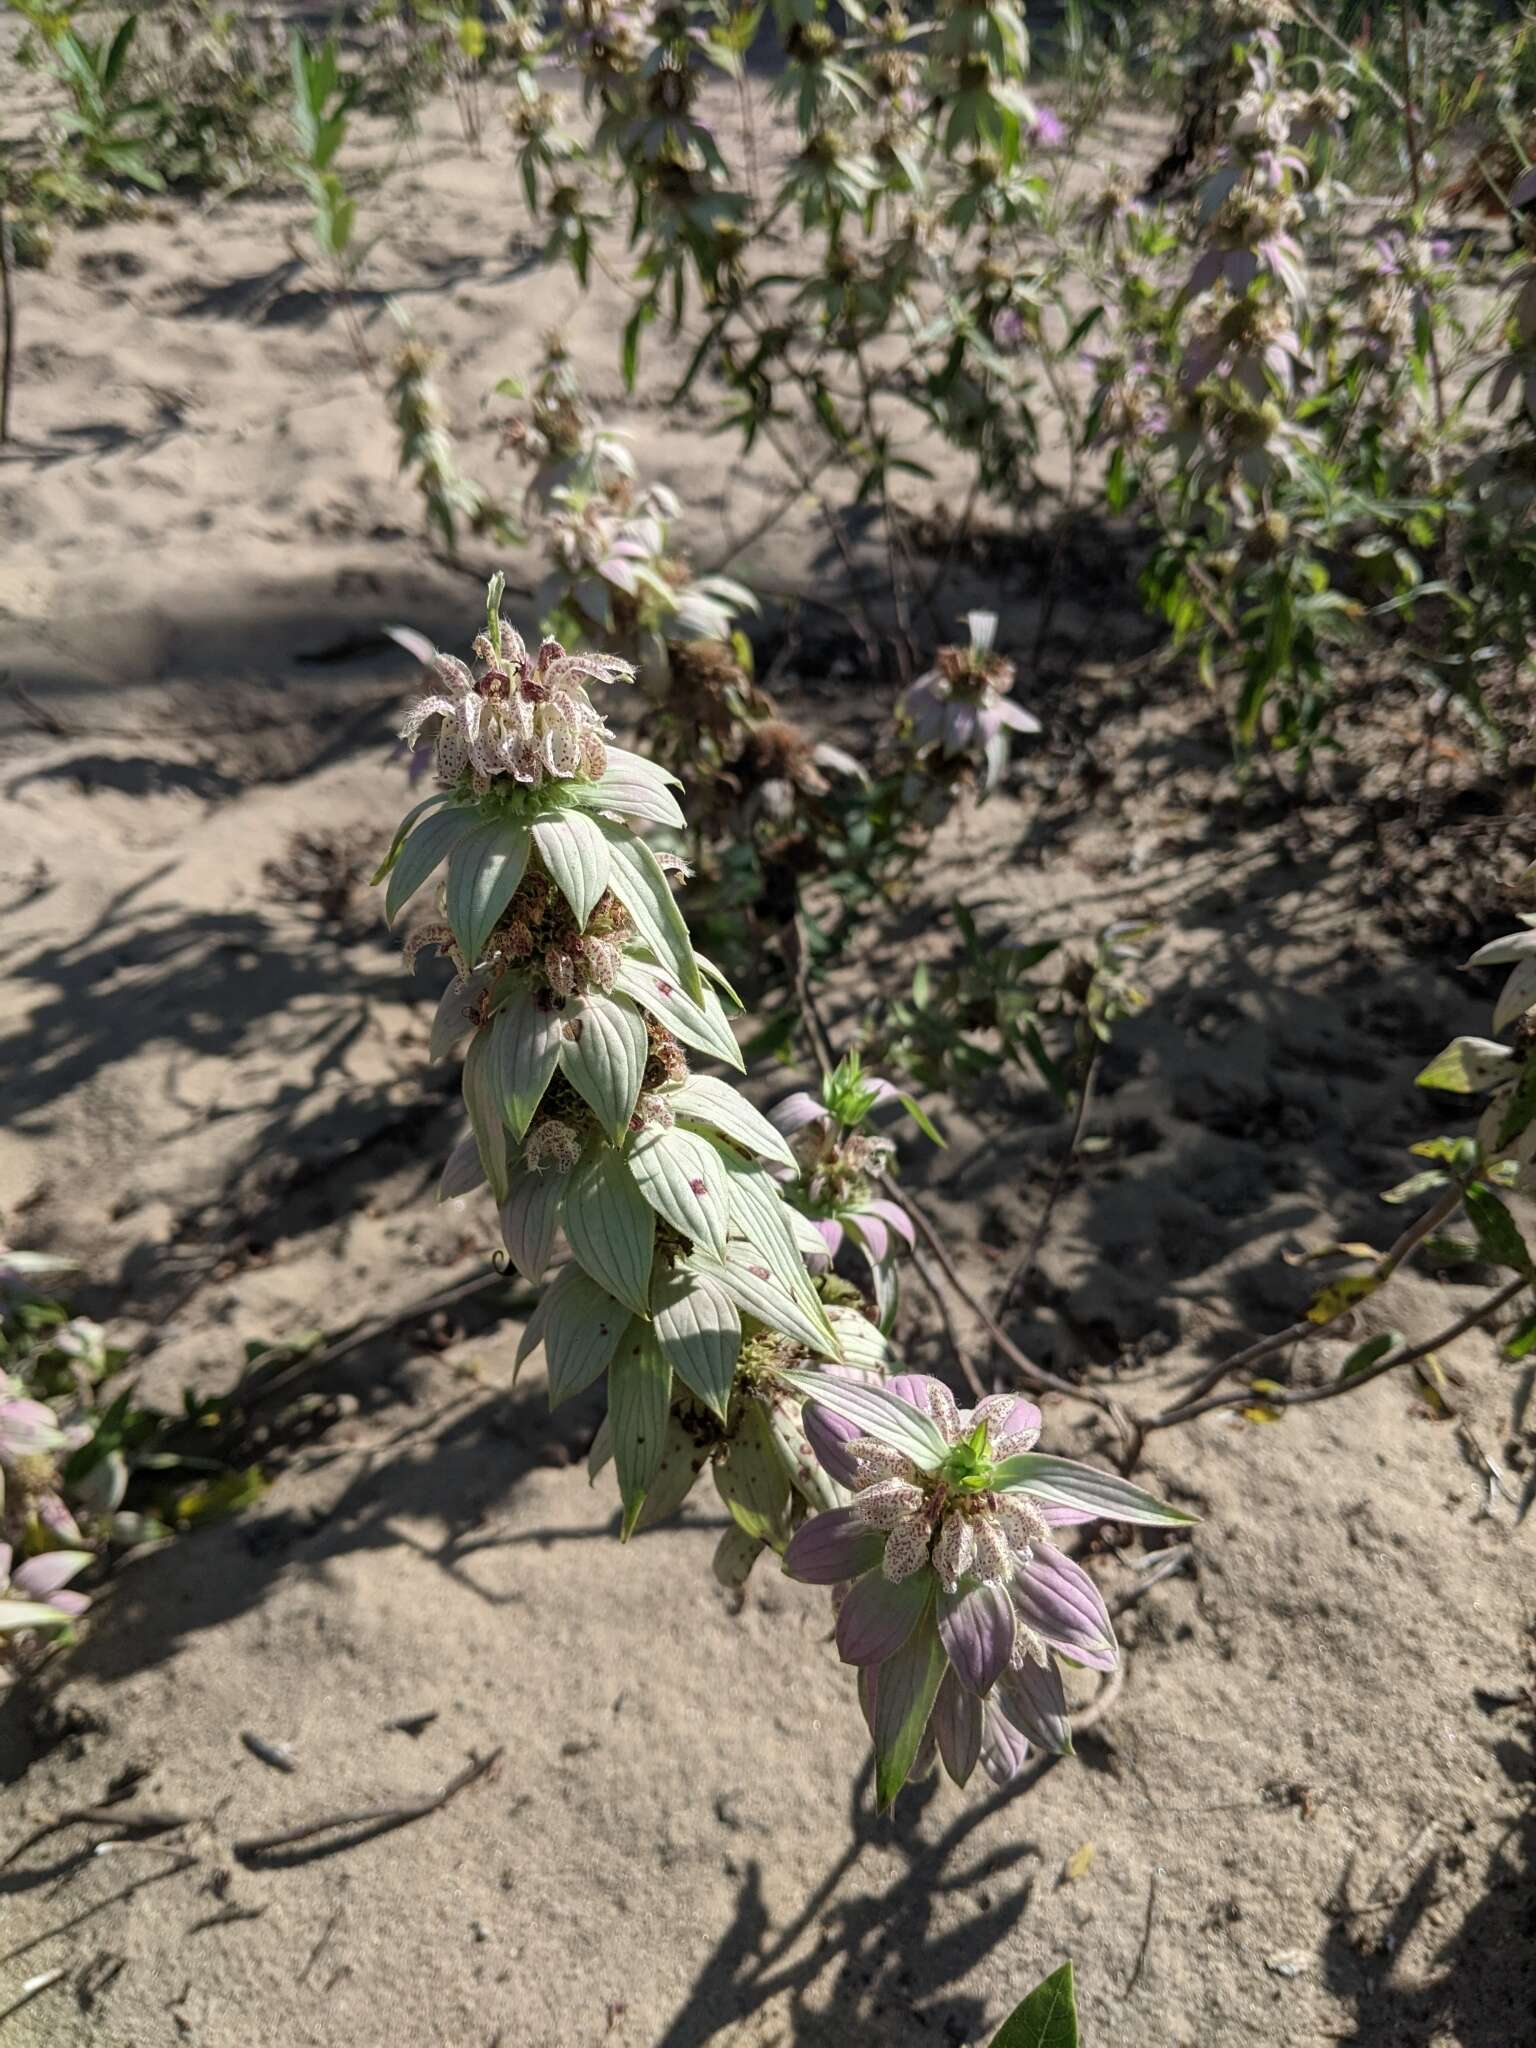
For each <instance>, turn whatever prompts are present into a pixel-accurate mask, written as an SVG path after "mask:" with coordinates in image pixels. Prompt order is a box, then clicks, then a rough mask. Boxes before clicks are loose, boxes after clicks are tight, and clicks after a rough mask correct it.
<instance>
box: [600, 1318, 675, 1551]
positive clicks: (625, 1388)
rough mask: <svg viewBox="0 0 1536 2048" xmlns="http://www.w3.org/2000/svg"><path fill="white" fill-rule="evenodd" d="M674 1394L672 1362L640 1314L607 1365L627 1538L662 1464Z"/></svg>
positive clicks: (611, 1426) (623, 1534) (610, 1421)
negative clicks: (668, 1414) (668, 1413)
mask: <svg viewBox="0 0 1536 2048" xmlns="http://www.w3.org/2000/svg"><path fill="white" fill-rule="evenodd" d="M671 1399H672V1368H671V1366H669V1365H668V1363H667V1361H666V1359H665V1358H664V1357H663V1356H662V1353H661V1348H660V1346H659V1345H658V1344H657V1342H656V1339H655V1337H654V1335H653V1334H652V1331H651V1327H650V1325H649V1324H648V1323H644V1322H642V1321H640V1319H639V1318H638V1317H637V1318H635V1320H634V1321H632V1322H631V1323H630V1325H629V1328H628V1329H627V1330H626V1331H625V1332H624V1335H623V1338H622V1339H621V1341H620V1344H619V1348H618V1350H617V1351H616V1352H615V1354H614V1358H613V1363H612V1364H611V1365H610V1366H609V1368H608V1426H609V1430H610V1433H611V1435H612V1439H613V1462H614V1464H615V1466H616V1467H617V1469H618V1475H619V1495H620V1498H621V1499H622V1500H623V1503H624V1522H623V1527H622V1529H621V1531H620V1535H621V1537H622V1539H623V1540H624V1541H625V1542H627V1541H628V1540H629V1538H630V1536H631V1535H632V1534H633V1532H634V1528H635V1524H636V1522H637V1521H638V1520H639V1517H640V1510H641V1508H642V1507H643V1506H644V1505H645V1496H646V1492H647V1490H648V1489H649V1487H650V1485H651V1482H652V1480H653V1479H654V1478H655V1477H656V1474H657V1472H658V1471H659V1469H660V1467H661V1461H662V1457H663V1455H664V1454H665V1451H666V1437H667V1410H668V1408H669V1406H670V1405H671Z"/></svg>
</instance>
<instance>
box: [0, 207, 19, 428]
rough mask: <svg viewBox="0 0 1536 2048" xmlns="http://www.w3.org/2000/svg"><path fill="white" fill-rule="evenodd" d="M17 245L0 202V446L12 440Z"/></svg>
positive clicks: (7, 214)
mask: <svg viewBox="0 0 1536 2048" xmlns="http://www.w3.org/2000/svg"><path fill="white" fill-rule="evenodd" d="M15 267H16V245H15V242H14V241H13V240H12V236H11V216H10V213H9V212H8V210H7V208H6V204H5V201H4V200H3V199H0V446H4V444H5V443H6V442H7V441H9V440H10V438H11V365H12V363H13V362H14V360H15V354H16V286H15V282H14V271H15Z"/></svg>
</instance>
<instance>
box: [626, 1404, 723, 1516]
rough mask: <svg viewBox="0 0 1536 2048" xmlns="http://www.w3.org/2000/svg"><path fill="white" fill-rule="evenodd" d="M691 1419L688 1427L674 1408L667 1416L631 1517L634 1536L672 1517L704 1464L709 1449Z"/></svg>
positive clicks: (695, 1419) (688, 1492)
mask: <svg viewBox="0 0 1536 2048" xmlns="http://www.w3.org/2000/svg"><path fill="white" fill-rule="evenodd" d="M693 1420H694V1424H695V1426H694V1427H692V1428H690V1427H689V1425H688V1424H687V1423H686V1422H684V1421H683V1419H682V1417H681V1416H680V1415H678V1413H677V1412H676V1410H675V1409H674V1410H673V1412H672V1413H671V1414H670V1415H668V1417H667V1428H666V1435H665V1438H664V1440H663V1442H662V1447H661V1458H660V1461H659V1463H658V1464H657V1467H656V1471H655V1473H654V1475H653V1477H652V1479H651V1483H650V1485H649V1486H648V1487H647V1488H646V1490H645V1501H644V1504H643V1506H642V1507H641V1509H640V1512H639V1514H638V1515H637V1516H636V1518H635V1532H636V1534H638V1533H639V1532H640V1531H641V1530H642V1529H654V1528H655V1526H656V1524H657V1523H658V1522H664V1521H665V1520H666V1519H667V1517H668V1516H669V1515H675V1514H676V1513H677V1511H678V1509H679V1508H680V1507H681V1506H682V1504H683V1502H684V1501H685V1500H686V1499H687V1498H688V1496H689V1494H690V1493H692V1491H693V1486H694V1481H695V1480H696V1479H697V1478H698V1476H699V1474H700V1473H701V1472H702V1471H703V1469H704V1467H705V1465H706V1463H707V1462H708V1459H709V1451H710V1446H709V1444H708V1443H707V1442H705V1441H702V1440H701V1438H700V1435H699V1431H698V1428H697V1418H696V1417H695V1418H694V1419H693Z"/></svg>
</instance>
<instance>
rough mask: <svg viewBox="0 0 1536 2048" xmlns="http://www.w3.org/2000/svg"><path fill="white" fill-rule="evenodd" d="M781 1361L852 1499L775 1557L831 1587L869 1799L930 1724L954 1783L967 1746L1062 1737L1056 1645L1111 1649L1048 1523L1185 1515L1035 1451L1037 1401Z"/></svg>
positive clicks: (1065, 1734) (995, 1769) (1011, 1762)
mask: <svg viewBox="0 0 1536 2048" xmlns="http://www.w3.org/2000/svg"><path fill="white" fill-rule="evenodd" d="M787 1377H788V1379H789V1380H790V1383H791V1384H792V1385H793V1386H794V1387H795V1389H796V1391H797V1392H799V1393H801V1394H803V1395H806V1396H808V1397H809V1398H808V1399H807V1403H806V1408H805V1413H804V1426H805V1433H806V1436H807V1439H808V1440H809V1442H810V1444H811V1446H812V1448H813V1449H814V1451H815V1453H816V1455H817V1457H818V1458H819V1459H820V1460H821V1462H822V1464H823V1466H824V1468H825V1469H826V1471H827V1472H828V1474H829V1475H830V1476H831V1477H832V1478H834V1479H835V1480H837V1481H838V1483H839V1484H841V1485H842V1486H844V1487H846V1488H847V1489H848V1490H849V1493H850V1494H851V1499H850V1500H849V1503H848V1505H847V1506H845V1507H840V1508H834V1509H831V1510H829V1511H828V1512H826V1513H824V1514H819V1515H816V1516H814V1517H813V1518H812V1519H811V1520H810V1521H808V1522H806V1523H805V1524H803V1525H802V1527H801V1528H800V1529H799V1530H798V1531H797V1533H796V1535H795V1537H794V1539H793V1540H792V1542H791V1543H790V1545H789V1548H788V1550H787V1551H786V1553H785V1558H784V1568H785V1570H786V1571H787V1572H788V1573H789V1574H790V1575H791V1576H792V1577H794V1578H799V1579H802V1580H804V1581H806V1582H807V1583H809V1584H812V1585H827V1586H832V1587H834V1588H836V1589H837V1592H836V1594H835V1597H836V1599H837V1603H838V1608H837V1647H838V1654H839V1655H840V1656H841V1658H842V1660H843V1662H844V1663H845V1664H852V1665H854V1666H856V1667H857V1668H858V1671H859V1697H860V1703H861V1705H862V1706H863V1708H864V1713H865V1717H866V1719H867V1721H868V1722H869V1726H870V1732H871V1734H872V1736H873V1738H874V1744H875V1764H876V1785H877V1793H878V1797H879V1803H880V1805H881V1807H882V1808H885V1807H888V1806H889V1805H890V1804H891V1802H892V1800H893V1799H894V1798H895V1796H896V1793H897V1792H898V1791H899V1790H900V1788H901V1786H902V1785H903V1784H904V1783H905V1782H906V1780H907V1778H908V1777H909V1776H910V1775H912V1774H913V1772H914V1771H915V1770H917V1769H920V1768H922V1767H923V1764H924V1761H925V1759H924V1749H925V1745H926V1744H928V1743H929V1742H931V1743H932V1744H933V1745H934V1746H936V1748H937V1752H938V1755H939V1756H940V1757H941V1759H942V1760H943V1763H944V1766H945V1769H946V1770H947V1771H948V1772H949V1774H950V1776H951V1777H952V1778H953V1779H954V1780H955V1782H956V1783H957V1784H964V1783H965V1782H966V1780H967V1779H968V1778H969V1776H970V1774H971V1771H972V1769H973V1768H974V1766H975V1764H976V1763H977V1762H978V1760H979V1761H980V1762H981V1763H982V1764H983V1766H984V1767H985V1769H986V1770H987V1771H988V1773H989V1774H990V1775H991V1776H992V1777H993V1778H994V1779H995V1780H996V1781H997V1782H998V1783H1000V1784H1001V1783H1006V1782H1007V1780H1008V1779H1009V1778H1010V1777H1012V1776H1013V1775H1014V1773H1015V1772H1016V1771H1017V1770H1018V1768H1019V1767H1020V1765H1021V1764H1022V1762H1023V1760H1024V1757H1025V1755H1026V1753H1027V1751H1028V1747H1029V1745H1030V1744H1031V1743H1034V1744H1036V1745H1038V1746H1040V1747H1042V1748H1046V1749H1050V1750H1055V1751H1066V1750H1069V1749H1070V1748H1071V1730H1070V1727H1069V1725H1068V1721H1067V1711H1066V1701H1065V1695H1064V1693H1063V1690H1062V1684H1061V1675H1060V1672H1059V1670H1058V1669H1057V1666H1056V1663H1055V1659H1056V1657H1057V1656H1062V1657H1065V1658H1067V1659H1068V1660H1070V1661H1071V1662H1073V1663H1076V1664H1082V1665H1087V1666H1089V1667H1090V1668H1092V1669H1094V1670H1099V1671H1108V1670H1111V1669H1112V1668H1113V1667H1114V1665H1115V1663H1116V1661H1117V1658H1118V1655H1119V1651H1118V1648H1117V1645H1116V1643H1115V1636H1114V1629H1113V1627H1112V1626H1111V1623H1110V1619H1109V1614H1108V1611H1107V1609H1106V1608H1105V1605H1104V1601H1103V1599H1102V1597H1101V1595H1100V1593H1099V1590H1098V1588H1097V1586H1095V1584H1094V1582H1093V1581H1092V1579H1090V1578H1089V1577H1088V1575H1087V1573H1086V1572H1085V1571H1083V1570H1082V1568H1081V1566H1079V1565H1077V1564H1075V1563H1074V1562H1073V1560H1072V1559H1071V1558H1069V1557H1067V1556H1066V1555H1065V1554H1064V1553H1063V1552H1062V1551H1060V1550H1058V1549H1056V1548H1055V1546H1054V1545H1053V1543H1052V1542H1051V1540H1050V1537H1051V1532H1052V1530H1053V1528H1055V1527H1057V1526H1060V1525H1061V1524H1064V1523H1072V1522H1087V1521H1092V1520H1095V1519H1097V1518H1098V1517H1100V1516H1108V1517H1112V1518H1113V1519H1114V1520H1115V1521H1120V1522H1136V1523H1146V1524H1150V1525H1153V1526H1163V1527H1167V1526H1173V1525H1177V1524H1182V1523H1184V1522H1187V1521H1189V1520H1190V1519H1191V1518H1190V1517H1189V1516H1187V1515H1183V1514H1180V1513H1179V1512H1178V1511H1177V1510H1176V1509H1174V1508H1169V1507H1165V1506H1163V1504H1162V1503H1161V1502H1160V1501H1157V1500H1154V1499H1153V1498H1152V1496H1151V1495H1150V1494H1147V1493H1144V1492H1143V1491H1142V1490H1141V1489H1140V1488H1139V1487H1136V1486H1132V1485H1130V1484H1129V1483H1128V1482H1127V1481H1125V1480H1123V1479H1120V1478H1117V1477H1116V1476H1115V1475H1114V1474H1112V1473H1107V1472H1098V1471H1095V1470H1094V1469H1093V1468H1092V1467H1091V1466H1087V1465H1079V1464H1076V1463H1075V1462H1073V1461H1072V1460H1070V1459H1067V1458H1053V1457H1046V1456H1042V1455H1040V1454H1039V1453H1037V1452H1036V1451H1035V1449H1034V1446H1035V1444H1036V1442H1037V1441H1038V1439H1039V1435H1040V1411H1039V1410H1038V1409H1037V1408H1035V1407H1034V1406H1033V1405H1032V1404H1031V1403H1030V1402H1028V1401H1020V1400H1016V1399H1014V1397H1013V1396H1011V1395H1006V1394H1002V1395H993V1396H992V1397H990V1398H989V1399H987V1400H984V1401H981V1402H979V1403H978V1404H977V1406H976V1407H975V1408H973V1409H970V1410H961V1409H959V1408H957V1407H956V1405H955V1400H954V1396H953V1395H952V1394H951V1393H950V1391H949V1389H948V1388H947V1387H946V1386H944V1385H943V1384H942V1383H941V1382H940V1381H938V1380H933V1379H928V1378H925V1377H924V1376H923V1375H921V1374H916V1373H904V1374H900V1375H898V1376H897V1377H895V1378H893V1379H891V1380H888V1381H887V1382H886V1384H885V1385H884V1386H883V1387H881V1386H861V1385H858V1384H855V1383H852V1382H850V1381H848V1380H846V1379H842V1378H838V1377H836V1376H834V1375H832V1374H829V1373H825V1372H821V1373H811V1372H802V1373H798V1374H794V1373H792V1374H789V1375H787Z"/></svg>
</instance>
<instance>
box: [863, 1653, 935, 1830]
mask: <svg viewBox="0 0 1536 2048" xmlns="http://www.w3.org/2000/svg"><path fill="white" fill-rule="evenodd" d="M947 1662H948V1660H947V1659H946V1657H945V1655H944V1646H943V1644H942V1643H941V1642H940V1641H939V1632H938V1629H937V1627H936V1626H935V1623H934V1620H933V1616H932V1614H931V1613H930V1614H928V1615H926V1616H925V1617H924V1618H923V1620H922V1621H920V1622H919V1623H918V1625H917V1627H916V1628H915V1629H913V1631H912V1633H911V1635H909V1636H908V1638H907V1640H906V1641H905V1642H904V1643H903V1644H902V1646H901V1648H900V1649H899V1650H898V1651H897V1652H896V1654H895V1656H894V1657H888V1658H887V1659H886V1661H885V1662H884V1663H883V1664H882V1665H881V1666H880V1668H879V1672H878V1675H877V1677H876V1680H875V1713H874V1737H875V1806H876V1808H877V1810H878V1811H879V1812H881V1813H889V1812H890V1810H891V1807H892V1805H893V1804H894V1802H895V1799H896V1794H897V1793H898V1792H899V1791H900V1790H901V1788H902V1786H903V1785H905V1783H906V1782H907V1773H908V1772H909V1771H910V1770H911V1768H912V1766H913V1764H914V1762H915V1761H916V1759H917V1752H918V1750H919V1749H920V1748H921V1746H922V1740H923V1734H924V1731H925V1730H926V1729H927V1726H928V1717H929V1715H930V1714H931V1713H932V1712H933V1703H934V1701H935V1700H936V1699H937V1698H938V1694H939V1684H940V1681H941V1680H942V1679H943V1676H944V1672H945V1668H946V1665H947Z"/></svg>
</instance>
